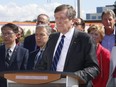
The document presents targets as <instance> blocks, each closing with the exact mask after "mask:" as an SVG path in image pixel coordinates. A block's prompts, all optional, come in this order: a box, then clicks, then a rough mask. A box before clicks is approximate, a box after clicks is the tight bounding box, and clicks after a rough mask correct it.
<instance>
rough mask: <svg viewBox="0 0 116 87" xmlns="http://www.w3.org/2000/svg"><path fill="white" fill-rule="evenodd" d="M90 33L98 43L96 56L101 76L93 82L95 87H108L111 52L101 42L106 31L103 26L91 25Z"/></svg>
mask: <svg viewBox="0 0 116 87" xmlns="http://www.w3.org/2000/svg"><path fill="white" fill-rule="evenodd" d="M88 33H89V34H90V36H92V38H93V39H94V41H95V43H96V46H97V49H96V50H97V51H96V54H97V59H98V63H99V67H100V74H99V75H98V76H97V78H95V79H94V80H93V87H106V84H107V81H108V77H109V66H110V52H109V50H108V49H106V48H104V47H103V46H102V45H101V41H102V39H103V37H104V29H103V27H102V26H98V25H91V26H90V27H89V28H88Z"/></svg>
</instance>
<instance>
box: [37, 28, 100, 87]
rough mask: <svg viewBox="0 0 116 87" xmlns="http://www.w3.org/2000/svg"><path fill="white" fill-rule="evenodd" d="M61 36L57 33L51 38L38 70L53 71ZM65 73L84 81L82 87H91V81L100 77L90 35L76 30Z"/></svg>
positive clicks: (94, 48)
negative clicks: (56, 48)
mask: <svg viewBox="0 0 116 87" xmlns="http://www.w3.org/2000/svg"><path fill="white" fill-rule="evenodd" d="M59 35H60V33H55V34H52V35H51V36H50V38H49V41H48V43H47V45H46V49H45V51H44V53H43V57H42V60H41V63H40V64H38V68H37V69H39V70H48V71H49V70H50V69H51V65H52V58H53V53H54V49H55V46H56V43H57V40H58V38H59ZM64 72H74V73H75V74H76V75H78V76H79V77H80V78H81V79H83V80H84V81H85V82H86V84H84V85H80V87H91V86H90V85H89V86H88V84H89V83H90V82H89V81H90V80H91V79H93V78H95V76H97V75H98V73H99V68H98V62H97V58H96V45H95V44H94V42H93V40H92V38H91V37H90V36H89V35H88V34H86V33H84V32H80V31H78V30H76V29H75V30H74V34H73V37H72V40H71V43H70V46H69V50H68V53H67V56H66V61H65V66H64ZM88 82H89V83H88Z"/></svg>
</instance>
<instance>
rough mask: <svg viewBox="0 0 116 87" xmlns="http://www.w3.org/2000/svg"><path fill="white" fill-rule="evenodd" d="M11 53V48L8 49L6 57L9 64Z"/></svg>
mask: <svg viewBox="0 0 116 87" xmlns="http://www.w3.org/2000/svg"><path fill="white" fill-rule="evenodd" d="M10 53H11V50H10V49H7V51H6V57H5V61H6V63H7V65H9V64H10Z"/></svg>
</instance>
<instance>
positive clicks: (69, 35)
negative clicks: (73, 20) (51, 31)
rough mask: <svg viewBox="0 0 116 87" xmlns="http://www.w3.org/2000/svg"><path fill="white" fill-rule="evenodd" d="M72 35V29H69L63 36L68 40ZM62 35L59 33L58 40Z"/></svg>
mask: <svg viewBox="0 0 116 87" xmlns="http://www.w3.org/2000/svg"><path fill="white" fill-rule="evenodd" d="M73 33H74V27H73V28H71V29H70V30H69V31H68V32H67V33H66V34H65V35H64V36H65V38H67V39H70V38H71V37H72V35H73ZM62 35H63V34H62V33H60V38H61V37H62Z"/></svg>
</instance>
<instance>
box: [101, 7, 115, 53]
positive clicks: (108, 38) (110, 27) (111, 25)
mask: <svg viewBox="0 0 116 87" xmlns="http://www.w3.org/2000/svg"><path fill="white" fill-rule="evenodd" d="M101 18H102V24H103V25H104V30H105V36H104V38H103V40H102V46H103V47H105V48H106V49H108V50H109V51H110V52H111V51H112V47H113V46H114V45H115V34H116V30H115V13H114V12H113V11H112V10H110V9H107V10H105V11H104V12H103V13H102V15H101Z"/></svg>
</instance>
